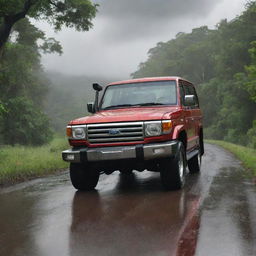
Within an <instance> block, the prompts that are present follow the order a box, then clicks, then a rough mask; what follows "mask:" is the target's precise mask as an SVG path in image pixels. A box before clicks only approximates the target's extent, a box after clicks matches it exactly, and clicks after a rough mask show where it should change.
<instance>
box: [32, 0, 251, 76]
mask: <svg viewBox="0 0 256 256" xmlns="http://www.w3.org/2000/svg"><path fill="white" fill-rule="evenodd" d="M94 2H96V3H99V4H100V7H99V11H98V13H97V16H96V18H95V19H94V20H93V23H94V27H93V29H91V30H90V31H88V32H78V31H75V30H74V29H63V30H62V31H60V32H58V33H55V32H54V30H53V28H52V27H51V26H50V25H49V24H47V23H42V22H40V23H35V24H36V26H37V27H39V28H40V29H41V30H43V31H44V32H45V33H46V35H48V37H54V38H55V39H57V40H58V41H60V42H61V44H62V46H63V55H62V56H59V55H57V54H51V55H44V56H43V58H42V63H43V65H44V67H45V69H46V70H47V71H48V70H49V71H57V72H61V73H64V74H67V75H79V76H81V75H84V76H87V77H88V76H93V77H96V78H97V77H98V78H101V77H103V78H107V79H109V80H119V79H127V78H129V77H130V74H131V73H133V72H134V71H136V69H137V67H138V65H139V63H140V62H143V61H145V60H146V59H147V52H148V50H149V49H150V48H152V47H154V46H155V45H156V44H157V43H158V42H160V41H167V40H170V39H172V38H174V37H175V35H176V34H177V33H179V32H191V30H192V29H193V28H195V27H200V26H204V25H206V26H208V27H209V28H213V27H215V25H216V24H217V23H219V22H220V21H221V20H222V19H227V20H231V19H233V18H235V17H236V16H237V15H239V14H240V13H241V12H242V11H243V10H244V6H245V4H246V2H247V1H246V0H215V1H211V0H197V1H193V0H140V1H137V0H130V1H126V0H104V1H103V0H97V1H94ZM170 75H171V74H170Z"/></svg>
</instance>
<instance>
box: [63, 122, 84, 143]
mask: <svg viewBox="0 0 256 256" xmlns="http://www.w3.org/2000/svg"><path fill="white" fill-rule="evenodd" d="M67 136H68V137H69V138H71V139H75V140H84V139H86V125H82V126H68V127H67Z"/></svg>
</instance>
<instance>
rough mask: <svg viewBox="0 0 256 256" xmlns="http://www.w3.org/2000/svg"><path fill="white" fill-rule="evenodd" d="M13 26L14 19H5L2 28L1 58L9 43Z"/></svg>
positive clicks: (0, 37) (0, 40)
mask: <svg viewBox="0 0 256 256" xmlns="http://www.w3.org/2000/svg"><path fill="white" fill-rule="evenodd" d="M13 25H14V21H13V19H11V18H5V19H4V22H3V24H2V25H1V26H0V57H1V52H2V49H3V47H4V44H5V43H6V42H7V40H8V38H9V36H10V33H11V30H12V27H13Z"/></svg>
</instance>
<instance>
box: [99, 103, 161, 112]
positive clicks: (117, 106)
mask: <svg viewBox="0 0 256 256" xmlns="http://www.w3.org/2000/svg"><path fill="white" fill-rule="evenodd" d="M154 105H165V104H163V103H159V102H147V103H138V104H120V105H112V106H108V107H105V108H102V110H106V109H111V108H124V107H140V106H154Z"/></svg>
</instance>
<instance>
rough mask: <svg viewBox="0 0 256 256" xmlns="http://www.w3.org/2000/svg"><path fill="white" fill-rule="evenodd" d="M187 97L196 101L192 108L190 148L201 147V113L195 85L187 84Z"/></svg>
mask: <svg viewBox="0 0 256 256" xmlns="http://www.w3.org/2000/svg"><path fill="white" fill-rule="evenodd" d="M185 95H193V96H194V99H195V103H194V105H192V106H190V107H189V108H190V119H189V123H190V136H189V141H188V144H189V148H193V147H196V146H197V145H199V124H200V123H201V119H202V116H201V111H200V109H199V102H198V97H197V94H196V90H195V87H194V86H193V84H190V83H187V84H186V90H185Z"/></svg>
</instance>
